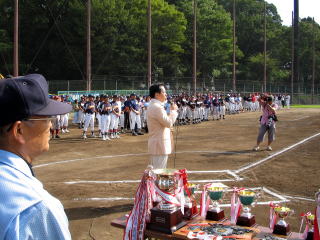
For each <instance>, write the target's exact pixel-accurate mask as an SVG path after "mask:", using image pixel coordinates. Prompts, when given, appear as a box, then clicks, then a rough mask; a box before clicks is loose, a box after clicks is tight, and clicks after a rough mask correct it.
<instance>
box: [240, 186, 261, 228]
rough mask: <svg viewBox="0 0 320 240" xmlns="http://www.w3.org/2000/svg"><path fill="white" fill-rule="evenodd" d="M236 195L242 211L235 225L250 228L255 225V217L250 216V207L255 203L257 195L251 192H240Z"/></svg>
mask: <svg viewBox="0 0 320 240" xmlns="http://www.w3.org/2000/svg"><path fill="white" fill-rule="evenodd" d="M238 195H239V200H240V202H241V204H242V206H243V210H242V213H241V214H240V216H239V217H238V219H237V225H240V226H246V227H251V226H252V225H254V224H255V223H256V219H255V216H254V215H252V214H251V209H250V206H251V205H253V203H255V201H256V199H257V197H258V194H257V193H256V192H254V191H252V190H241V191H239V193H238Z"/></svg>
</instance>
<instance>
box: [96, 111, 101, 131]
mask: <svg viewBox="0 0 320 240" xmlns="http://www.w3.org/2000/svg"><path fill="white" fill-rule="evenodd" d="M96 118H97V120H98V129H99V130H101V115H100V113H97V115H96Z"/></svg>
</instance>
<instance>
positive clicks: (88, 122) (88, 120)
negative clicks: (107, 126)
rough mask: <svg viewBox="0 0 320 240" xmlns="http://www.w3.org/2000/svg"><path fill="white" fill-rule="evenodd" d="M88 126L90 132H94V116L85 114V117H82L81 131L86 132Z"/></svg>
mask: <svg viewBox="0 0 320 240" xmlns="http://www.w3.org/2000/svg"><path fill="white" fill-rule="evenodd" d="M89 126H90V127H91V132H93V131H94V114H89V113H86V115H85V116H84V127H83V131H85V132H86V131H87V130H88V127H89Z"/></svg>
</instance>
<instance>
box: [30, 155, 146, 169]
mask: <svg viewBox="0 0 320 240" xmlns="http://www.w3.org/2000/svg"><path fill="white" fill-rule="evenodd" d="M143 155H148V153H129V154H120V155H106V156H97V157H90V158H76V159H70V160H63V161H57V162H50V163H44V164H39V165H36V166H33V168H40V167H46V166H50V165H56V164H62V163H69V162H78V161H84V160H92V159H99V158H113V157H130V156H143Z"/></svg>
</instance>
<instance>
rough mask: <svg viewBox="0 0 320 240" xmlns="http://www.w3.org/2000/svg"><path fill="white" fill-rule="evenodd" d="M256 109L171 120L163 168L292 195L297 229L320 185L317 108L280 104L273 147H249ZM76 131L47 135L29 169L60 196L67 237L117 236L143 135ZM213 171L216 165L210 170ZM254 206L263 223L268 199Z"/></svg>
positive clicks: (275, 195) (142, 159) (142, 152)
mask: <svg viewBox="0 0 320 240" xmlns="http://www.w3.org/2000/svg"><path fill="white" fill-rule="evenodd" d="M259 115H260V113H242V114H238V115H231V116H227V117H226V120H220V121H209V122H204V123H201V124H198V125H192V126H180V127H176V128H175V145H176V153H175V154H172V155H171V156H170V159H169V167H175V168H187V169H188V170H189V171H206V172H201V173H190V174H189V179H190V180H191V181H192V180H193V181H202V180H205V181H207V182H211V181H212V180H221V181H224V184H226V185H228V186H229V187H233V186H238V187H240V186H241V187H265V188H266V189H267V190H266V191H264V194H263V197H262V198H261V199H259V201H260V202H264V201H278V200H281V199H282V200H283V199H286V200H290V202H288V203H286V205H287V206H289V207H291V208H293V209H294V210H295V212H296V213H295V215H294V216H292V217H289V218H288V221H289V222H290V223H291V225H292V228H293V230H294V231H298V230H299V229H298V227H299V223H300V217H299V215H300V212H303V211H309V210H313V209H314V207H315V203H314V201H312V200H313V198H314V193H315V192H316V190H317V189H319V188H320V177H319V172H320V164H319V160H320V141H319V140H320V134H319V133H320V109H291V110H281V111H279V113H278V116H279V122H278V123H277V139H276V141H275V142H274V144H273V151H271V152H269V151H265V150H264V149H265V143H264V144H263V145H262V148H261V149H262V150H261V151H258V152H253V151H251V149H252V148H253V146H254V145H255V141H256V136H257V132H258V117H259ZM80 134H81V131H80V130H79V129H77V128H76V127H73V128H71V133H69V134H65V135H62V138H61V139H54V140H52V141H51V144H50V148H51V149H50V151H49V152H48V153H46V154H44V155H43V156H41V158H39V159H37V160H36V162H35V164H34V167H35V173H36V175H37V177H38V178H39V179H40V180H41V181H42V182H43V184H44V186H45V188H46V189H47V190H48V191H49V192H50V193H52V194H53V195H54V196H56V197H57V198H59V199H60V200H61V201H62V203H63V205H64V207H65V210H66V213H67V215H68V218H69V221H70V230H71V233H72V236H73V239H122V230H119V229H116V228H113V227H111V226H110V221H111V220H112V219H114V218H116V217H119V216H122V215H124V214H126V213H127V212H129V211H130V209H131V207H132V203H133V200H132V198H133V196H134V193H135V190H136V187H137V186H138V182H137V181H138V180H139V179H140V177H141V174H142V172H143V170H144V169H145V168H146V166H147V165H148V155H147V153H146V152H147V139H148V135H144V136H139V137H133V136H130V135H129V134H128V135H122V137H121V139H117V140H113V141H107V142H104V141H101V140H100V139H88V140H82V139H80ZM307 138H310V139H307ZM306 139H307V140H306ZM303 140H305V141H304V142H303ZM297 143H298V144H297ZM294 144H297V145H296V146H292V145H294ZM290 146H292V148H291V149H287V148H288V147H289V148H290ZM282 150H283V153H281V154H278V155H276V156H273V155H274V154H276V153H278V152H280V151H282ZM253 163H256V165H253ZM214 170H216V171H217V170H221V171H220V172H208V171H214ZM229 202H230V199H228V198H226V199H225V200H224V203H229ZM252 211H253V213H254V214H256V220H257V223H259V224H262V225H267V221H268V212H269V208H268V206H267V205H259V206H257V207H255V208H253V210H252ZM228 212H229V209H228V207H226V213H227V214H228Z"/></svg>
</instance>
